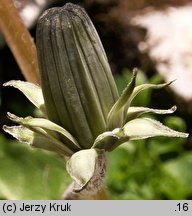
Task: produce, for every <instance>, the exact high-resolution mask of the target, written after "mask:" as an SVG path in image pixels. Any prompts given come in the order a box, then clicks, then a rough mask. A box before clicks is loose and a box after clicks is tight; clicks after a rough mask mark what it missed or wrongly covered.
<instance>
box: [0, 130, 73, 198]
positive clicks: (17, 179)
mask: <svg viewBox="0 0 192 216" xmlns="http://www.w3.org/2000/svg"><path fill="white" fill-rule="evenodd" d="M0 161H1V163H0V170H1V171H0V196H1V197H3V198H4V199H8V200H52V199H53V200H58V199H60V198H61V195H62V193H63V191H64V190H65V188H67V186H68V184H69V183H70V178H69V177H68V174H67V172H66V169H65V166H64V165H65V162H64V159H63V158H62V157H58V154H54V153H50V152H48V151H41V150H36V149H33V150H31V149H29V148H28V146H25V145H21V144H20V143H19V142H17V141H10V140H9V139H6V138H5V137H4V136H3V135H2V134H1V135H0Z"/></svg>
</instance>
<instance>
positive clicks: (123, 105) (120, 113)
mask: <svg viewBox="0 0 192 216" xmlns="http://www.w3.org/2000/svg"><path fill="white" fill-rule="evenodd" d="M136 76H137V70H134V71H133V75H132V78H131V81H130V83H129V84H128V85H127V87H126V88H125V90H124V91H123V93H122V94H121V96H120V97H119V99H118V100H117V102H116V103H115V104H114V105H113V107H112V108H111V110H110V112H109V114H108V117H107V129H108V130H112V129H114V128H118V127H122V126H123V124H124V123H125V120H126V116H125V115H127V110H128V108H129V105H130V97H131V95H132V92H133V90H134V88H135V80H136Z"/></svg>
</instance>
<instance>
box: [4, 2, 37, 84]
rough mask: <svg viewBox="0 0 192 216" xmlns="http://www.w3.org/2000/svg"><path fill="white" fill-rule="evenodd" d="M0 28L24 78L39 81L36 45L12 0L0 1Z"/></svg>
mask: <svg viewBox="0 0 192 216" xmlns="http://www.w3.org/2000/svg"><path fill="white" fill-rule="evenodd" d="M0 29H1V32H2V33H3V35H4V37H5V40H6V42H7V44H8V46H9V47H10V49H11V51H12V53H13V55H14V57H15V59H16V61H17V63H18V65H19V67H20V69H21V72H22V74H23V75H24V77H25V78H26V80H28V81H29V82H33V83H36V84H37V83H40V77H39V67H38V61H37V51H36V46H35V44H34V41H33V38H32V37H31V35H30V33H29V32H28V30H27V28H26V27H25V25H24V24H23V21H22V19H21V18H20V16H19V13H18V11H17V9H16V8H15V6H14V4H13V2H12V0H1V1H0Z"/></svg>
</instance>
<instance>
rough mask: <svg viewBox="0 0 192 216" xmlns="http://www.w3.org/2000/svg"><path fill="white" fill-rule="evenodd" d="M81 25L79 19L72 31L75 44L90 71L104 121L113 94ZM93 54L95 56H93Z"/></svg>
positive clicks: (112, 102)
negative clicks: (75, 40)
mask: <svg viewBox="0 0 192 216" xmlns="http://www.w3.org/2000/svg"><path fill="white" fill-rule="evenodd" d="M75 21H76V20H75ZM73 25H75V24H74V21H73ZM82 27H83V26H82V23H81V21H80V22H79V23H78V25H77V26H76V27H75V28H74V31H75V32H74V33H75V37H76V39H77V45H78V47H79V49H80V50H81V52H82V58H83V60H84V62H85V64H86V66H87V68H88V70H89V71H90V76H91V80H92V85H93V86H94V88H95V92H96V95H97V98H98V100H99V102H100V108H101V111H102V114H103V116H104V119H105V123H106V120H107V114H108V112H109V110H110V108H111V107H112V105H113V104H114V100H113V95H110V96H111V97H109V94H110V93H111V89H110V86H109V83H108V80H107V77H106V74H105V71H104V69H103V67H102V65H101V63H100V61H99V59H98V57H97V56H96V55H95V50H94V47H93V45H92V42H91V41H90V39H89V36H88V35H87V34H86V32H85V31H83V30H82V29H83V28H82ZM85 41H86V43H85ZM93 56H95V57H94V58H93ZM95 74H96V76H95ZM104 84H105V85H104ZM106 90H107V91H106Z"/></svg>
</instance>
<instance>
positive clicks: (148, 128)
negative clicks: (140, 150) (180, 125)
mask: <svg viewBox="0 0 192 216" xmlns="http://www.w3.org/2000/svg"><path fill="white" fill-rule="evenodd" d="M123 130H124V133H125V135H127V136H128V137H129V138H130V140H137V139H146V138H149V137H154V136H167V137H183V138H186V137H188V134H187V133H182V132H178V131H175V130H172V129H170V128H168V127H166V126H164V125H163V124H162V123H160V122H158V121H156V120H153V119H149V118H137V119H134V120H132V121H130V122H128V123H127V124H125V126H124V127H123Z"/></svg>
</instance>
